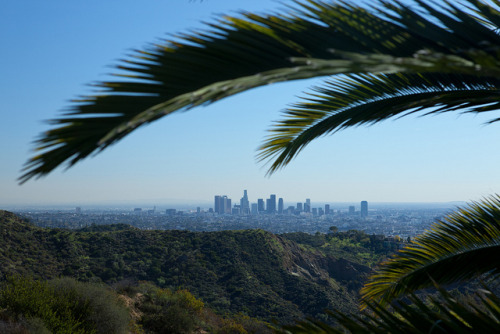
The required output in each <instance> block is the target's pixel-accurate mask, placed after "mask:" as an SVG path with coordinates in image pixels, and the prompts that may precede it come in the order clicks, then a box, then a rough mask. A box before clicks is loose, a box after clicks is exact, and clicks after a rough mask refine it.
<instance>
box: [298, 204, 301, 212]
mask: <svg viewBox="0 0 500 334" xmlns="http://www.w3.org/2000/svg"><path fill="white" fill-rule="evenodd" d="M297 211H298V212H302V203H297Z"/></svg>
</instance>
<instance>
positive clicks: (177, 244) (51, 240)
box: [0, 211, 369, 323]
mask: <svg viewBox="0 0 500 334" xmlns="http://www.w3.org/2000/svg"><path fill="white" fill-rule="evenodd" d="M368 272H369V268H368V267H367V266H364V265H361V264H359V263H356V262H352V261H348V260H345V259H340V258H336V257H334V256H331V255H325V253H324V252H323V253H320V252H318V251H315V250H314V249H313V248H311V247H304V246H302V245H299V244H297V243H296V242H294V241H292V240H290V239H289V238H286V236H278V235H274V234H272V233H269V232H265V231H262V230H244V231H224V232H209V233H202V232H196V233H195V232H187V231H146V230H139V229H136V228H132V227H128V226H126V225H110V226H105V227H104V226H99V227H90V228H86V229H82V230H78V231H73V230H62V229H46V228H39V227H36V226H34V225H32V224H30V223H29V222H27V221H25V220H23V219H21V218H19V217H17V216H16V215H14V214H12V213H9V212H6V211H0V276H1V277H6V276H8V275H11V274H14V273H21V274H25V275H33V276H34V277H40V278H53V277H58V276H70V277H74V278H77V279H79V280H81V281H101V280H102V281H103V282H106V283H108V284H121V285H123V284H135V282H137V281H151V282H153V283H155V284H156V285H158V286H160V287H168V288H174V289H176V288H178V287H182V288H186V289H188V290H189V291H191V292H192V293H193V294H194V295H195V296H196V297H198V298H200V299H201V300H203V301H204V302H205V303H206V304H207V305H209V306H210V307H211V308H213V309H215V310H216V311H218V312H220V313H222V314H224V313H229V314H235V313H239V312H241V313H245V314H248V315H250V316H253V317H257V318H260V319H263V320H268V321H269V320H272V319H276V320H278V321H279V322H280V323H287V322H291V321H293V320H297V319H299V318H303V317H305V316H315V317H318V315H319V314H320V313H322V311H323V310H324V309H327V308H328V309H340V310H342V311H345V312H351V311H355V310H356V309H357V307H356V298H357V291H356V289H357V287H358V284H354V285H352V284H351V285H349V284H346V283H348V282H350V281H353V282H361V281H363V279H364V277H365V275H366V274H367V273H368ZM347 286H349V288H347Z"/></svg>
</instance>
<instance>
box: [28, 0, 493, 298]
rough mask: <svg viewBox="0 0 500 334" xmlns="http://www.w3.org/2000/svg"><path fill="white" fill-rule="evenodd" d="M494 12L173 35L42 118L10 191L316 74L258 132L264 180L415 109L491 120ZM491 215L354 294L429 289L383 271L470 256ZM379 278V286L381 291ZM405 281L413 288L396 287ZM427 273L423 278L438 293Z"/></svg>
mask: <svg viewBox="0 0 500 334" xmlns="http://www.w3.org/2000/svg"><path fill="white" fill-rule="evenodd" d="M499 5H500V1H498V0H491V1H488V2H486V1H480V0H464V1H463V3H462V4H460V5H457V4H455V3H454V2H452V1H433V0H414V1H412V2H411V3H410V4H405V3H403V2H401V1H397V0H393V1H384V0H380V1H377V2H373V3H370V5H369V6H368V5H366V6H358V5H351V4H348V3H346V2H333V3H323V2H320V1H317V0H308V1H304V2H294V3H293V4H291V5H289V13H288V14H276V15H267V16H261V15H256V14H252V13H242V14H241V15H240V16H239V17H225V18H222V19H220V20H219V21H218V24H211V25H210V29H211V30H210V31H208V32H199V33H193V34H186V35H182V40H175V41H170V42H166V43H165V44H164V45H157V46H154V47H151V48H149V49H147V50H143V51H137V52H136V53H135V55H133V57H131V58H130V59H128V60H126V61H123V62H122V64H121V65H119V66H118V68H119V69H121V70H124V71H127V72H128V73H127V74H126V75H122V77H123V81H117V82H103V83H101V84H100V85H99V86H100V87H101V92H100V93H98V94H97V95H93V96H89V97H86V98H83V99H81V100H80V101H78V102H77V103H76V104H75V105H74V106H73V108H72V109H71V110H70V111H69V112H67V113H65V114H63V115H62V116H61V117H59V118H56V119H54V120H53V124H54V128H53V129H52V130H50V131H48V132H47V133H45V134H43V135H42V137H41V138H40V139H39V140H38V143H37V145H38V150H39V151H40V152H41V153H40V154H38V155H36V156H35V157H33V158H32V159H31V160H30V161H28V163H27V164H26V166H25V169H24V174H23V175H22V176H21V177H20V182H26V181H27V180H29V179H31V178H34V177H35V178H36V177H40V176H43V175H46V174H47V173H50V172H51V171H52V170H54V169H55V168H56V167H58V166H59V165H62V164H67V165H68V166H72V165H73V164H75V163H77V162H78V161H80V160H82V159H84V158H85V157H87V156H89V155H90V154H92V153H96V152H100V151H102V150H104V149H105V148H106V147H108V146H109V145H111V144H113V143H115V142H117V141H118V140H120V139H121V138H123V137H124V136H126V135H127V134H129V133H130V132H132V131H133V130H135V129H136V128H138V127H140V126H141V125H143V124H146V123H149V122H152V121H155V120H157V119H159V118H161V117H163V116H166V115H169V114H171V113H174V112H177V111H184V110H188V109H191V108H194V107H196V106H199V105H203V104H208V103H212V102H214V101H217V100H219V99H222V98H225V97H228V96H231V95H234V94H237V93H240V92H243V91H245V90H248V89H251V88H254V87H258V86H262V85H267V84H269V83H276V82H281V81H287V80H299V79H305V78H311V77H325V76H328V77H327V79H325V82H324V84H323V85H322V86H321V87H316V88H313V90H312V92H311V93H309V95H308V97H306V98H305V99H303V101H302V102H300V103H297V104H296V105H295V106H294V107H292V108H289V109H288V110H287V111H286V112H285V114H284V118H283V119H282V120H281V121H280V122H278V123H277V124H275V125H274V127H273V128H272V129H271V130H270V135H269V136H268V137H267V138H266V139H265V142H264V144H263V145H262V146H261V147H260V154H259V158H260V159H262V160H267V161H271V167H270V169H269V173H273V172H275V171H277V170H279V169H280V168H282V167H284V166H285V165H287V164H288V163H289V162H290V161H291V160H292V159H293V158H294V157H295V156H296V155H297V154H298V153H299V152H300V151H301V150H302V149H304V147H305V146H307V144H308V143H310V142H311V141H312V140H314V139H316V138H318V137H320V136H323V135H326V134H331V133H335V132H336V131H339V130H342V129H346V128H348V127H352V126H356V125H361V124H375V123H377V122H380V121H382V120H386V119H388V118H392V117H400V116H405V115H409V114H413V113H416V112H419V111H424V112H425V115H429V114H435V113H444V112H454V111H460V112H466V113H480V112H487V111H493V110H497V109H499V108H500V99H499V97H500V66H499V63H498V57H499V55H500V36H499V34H498V28H499V25H500V11H499ZM129 77H131V78H132V80H128V78H129ZM498 120H500V118H493V119H492V120H491V122H496V121H498ZM498 207H499V202H498V198H491V199H490V200H487V201H485V202H482V203H478V204H475V206H473V207H472V208H471V209H470V210H463V211H460V213H458V215H462V216H463V217H455V218H456V219H455V218H454V217H453V216H452V217H451V218H449V219H448V221H447V222H445V223H439V224H438V225H436V226H435V227H434V231H433V232H430V233H428V234H425V235H424V236H422V237H421V238H420V239H419V240H418V241H417V243H414V244H412V245H410V246H409V248H407V249H406V250H405V251H404V252H402V253H400V254H399V255H398V256H399V257H398V258H396V259H394V262H392V263H393V264H389V265H385V267H384V266H382V268H381V269H380V270H379V273H381V274H380V276H377V274H376V275H375V276H374V279H373V281H372V282H371V283H370V284H369V285H367V287H366V288H365V290H364V291H365V297H366V298H368V300H372V298H379V297H381V296H383V300H384V301H385V302H387V301H389V300H391V299H392V298H395V297H396V296H398V295H399V294H400V293H403V292H404V293H407V292H409V291H412V290H413V289H415V288H418V287H423V286H430V285H432V284H433V283H432V282H433V281H432V279H431V277H432V276H433V275H434V276H436V273H435V272H430V271H429V270H430V269H429V268H430V267H427V269H426V270H428V271H427V275H417V273H418V271H412V270H409V271H408V270H407V271H401V270H400V271H398V270H396V269H394V268H395V267H394V266H397V265H394V263H399V264H401V265H403V264H404V265H406V264H405V263H407V262H408V263H411V264H412V265H415V267H414V268H421V266H422V263H420V262H419V261H420V260H419V256H420V255H421V254H422V252H423V253H426V254H427V255H428V257H429V259H431V260H430V261H431V262H432V263H433V266H434V268H444V267H441V265H443V266H444V265H451V263H450V262H449V261H448V262H446V259H447V258H448V257H449V256H451V255H450V254H454V253H455V252H458V251H459V250H458V248H457V249H453V248H451V247H448V246H447V243H448V242H450V240H455V239H454V238H455V237H456V238H460V241H461V242H462V243H465V244H470V245H474V244H475V242H476V238H482V236H483V233H486V227H485V226H483V225H481V224H480V223H484V222H487V225H488V224H489V225H491V229H492V230H495V229H497V230H498V213H497V212H498ZM476 214H477V215H476ZM471 215H476V216H477V217H476V218H477V219H471ZM456 223H457V225H455V224H456ZM489 225H488V226H489ZM475 229H477V233H476V232H474V233H472V232H471V231H476V230H475ZM469 232H470V233H469ZM453 233H459V234H456V235H455V234H453ZM460 233H462V234H460ZM495 233H496V232H495ZM458 235H460V236H458ZM490 239H491V243H492V245H493V247H489V248H487V249H486V250H484V252H488V255H489V259H491V260H490V261H481V262H475V263H473V265H469V266H463V267H460V266H459V265H458V263H461V262H459V260H463V259H465V258H463V259H462V258H460V257H456V258H455V260H456V261H455V262H453V265H454V266H457V267H458V268H464V270H467V272H468V274H466V275H464V274H463V272H454V273H453V274H452V273H449V274H447V275H446V280H445V281H446V282H448V281H451V280H454V279H461V278H464V277H470V276H471V275H472V273H474V274H477V273H483V272H490V271H491V270H497V269H498V268H499V261H500V260H499V259H500V256H498V255H499V248H498V242H499V238H498V235H497V234H494V235H493V236H492V237H491V238H490ZM490 239H488V240H490ZM435 245H439V247H442V248H443V251H442V252H438V251H436V250H435V249H434V248H433V247H435ZM416 249H418V251H417V250H416ZM472 251H473V250H471V252H472ZM419 252H420V253H419ZM483 254H484V253H483ZM405 261H407V262H405ZM486 262H487V263H486ZM389 271H390V275H391V276H390V277H391V278H390V279H391V283H390V284H386V283H387V282H385V280H386V276H385V275H387V274H388V273H389ZM469 274H470V275H469ZM412 275H413V277H414V278H415V280H416V281H418V284H413V285H412V284H409V283H408V280H406V279H407V278H408V277H411V276H412ZM429 276H430V277H429ZM438 276H439V275H437V276H436V277H432V278H433V279H435V280H437V282H438V283H439V282H440V281H439V279H440V277H438ZM389 287H390V288H389Z"/></svg>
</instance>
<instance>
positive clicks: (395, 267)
mask: <svg viewBox="0 0 500 334" xmlns="http://www.w3.org/2000/svg"><path fill="white" fill-rule="evenodd" d="M485 273H491V274H493V275H498V274H499V273H500V196H494V197H490V198H488V199H485V200H483V201H481V202H477V203H473V204H471V205H470V206H468V207H466V208H463V209H460V210H458V211H456V212H454V213H451V214H449V215H448V216H447V217H446V218H445V219H444V220H443V221H438V222H437V223H435V224H434V225H433V226H432V227H431V229H430V230H428V231H426V232H424V234H422V235H421V236H419V237H417V238H415V240H414V241H413V242H412V243H411V244H410V245H409V246H407V247H405V248H404V249H402V250H400V251H399V252H398V253H397V254H396V255H395V256H394V257H392V258H391V259H390V260H388V261H387V262H385V263H382V264H381V265H380V267H379V268H378V269H376V271H375V273H374V274H373V275H372V276H371V278H370V279H369V281H368V283H366V284H365V286H364V287H363V289H362V290H361V295H362V302H363V303H364V304H365V305H367V304H369V303H371V302H374V301H375V302H377V303H378V304H379V305H382V306H383V305H385V304H387V303H389V302H390V301H391V300H393V299H395V298H397V297H399V296H401V295H402V294H407V293H409V292H412V291H416V290H417V289H421V288H425V287H432V286H433V285H434V282H437V283H438V284H439V285H443V284H449V283H452V282H457V281H462V280H466V279H470V278H473V277H477V276H478V275H480V274H485Z"/></svg>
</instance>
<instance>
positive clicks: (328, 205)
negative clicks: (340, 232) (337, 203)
mask: <svg viewBox="0 0 500 334" xmlns="http://www.w3.org/2000/svg"><path fill="white" fill-rule="evenodd" d="M329 214H330V204H325V215H329Z"/></svg>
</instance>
